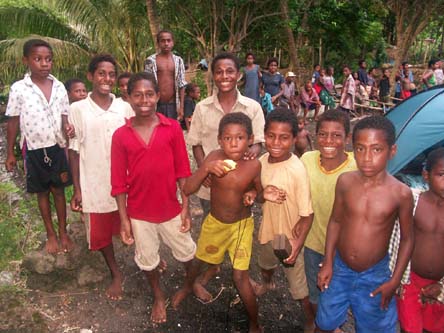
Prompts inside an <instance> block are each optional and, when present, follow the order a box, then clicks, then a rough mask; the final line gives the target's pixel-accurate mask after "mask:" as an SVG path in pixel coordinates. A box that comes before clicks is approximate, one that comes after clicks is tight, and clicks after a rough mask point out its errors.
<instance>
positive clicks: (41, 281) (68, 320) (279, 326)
mask: <svg viewBox="0 0 444 333" xmlns="http://www.w3.org/2000/svg"><path fill="white" fill-rule="evenodd" d="M1 125H2V126H0V127H1V129H0V137H2V138H4V124H1ZM3 143H4V141H2V144H3ZM2 148H3V147H2ZM3 153H4V150H3ZM0 154H1V152H0ZM1 160H2V161H3V160H4V156H2V158H1ZM2 163H3V162H2ZM2 170H3V169H2ZM191 210H192V213H193V214H192V215H193V230H192V234H193V238H194V239H197V235H198V233H199V230H200V222H201V210H200V207H199V204H198V200H197V198H196V197H194V196H193V197H192V198H191ZM254 215H255V225H256V228H255V229H256V230H255V239H256V238H257V230H258V220H259V218H260V207H258V206H254ZM115 244H116V253H117V259H118V262H119V265H120V268H121V270H122V271H123V273H124V275H125V282H124V297H123V299H122V300H121V301H116V302H114V301H110V300H108V299H107V298H106V297H105V296H104V289H105V287H106V285H107V284H108V283H109V278H107V279H105V281H103V282H101V283H97V284H93V285H90V286H87V287H78V285H77V283H76V282H75V280H74V278H73V274H72V273H73V272H62V273H58V274H59V275H57V274H56V275H54V274H50V275H39V274H35V273H34V274H33V273H29V272H25V271H22V273H21V274H22V280H23V281H25V282H26V284H25V285H22V286H21V288H19V289H18V290H17V289H16V288H14V289H12V290H3V291H2V293H1V300H0V313H2V315H0V331H1V332H82V331H81V330H82V329H86V330H90V331H83V332H84V333H86V332H215V333H216V332H246V331H247V327H248V321H247V316H246V313H245V309H244V307H243V305H242V302H240V301H239V299H238V295H237V292H236V289H235V288H234V286H233V283H232V280H231V267H230V264H229V260H227V259H226V260H225V262H224V264H223V265H222V270H221V273H220V274H219V276H217V278H216V279H215V280H213V281H212V282H211V283H210V285H209V290H210V292H212V294H213V295H216V294H218V293H220V295H219V297H218V298H217V299H216V300H215V301H214V302H213V303H211V304H207V305H204V304H201V303H200V302H199V301H198V300H197V299H196V298H194V297H189V298H188V299H186V300H185V301H184V302H183V303H182V305H181V307H180V309H179V310H178V311H175V310H173V309H172V308H171V307H169V308H168V309H167V316H168V322H167V323H165V324H162V325H160V326H157V327H155V326H154V325H153V324H151V323H150V321H149V313H150V310H151V305H152V302H153V296H152V293H151V291H150V290H149V287H148V283H147V280H146V278H145V276H144V274H143V272H141V271H140V270H139V269H138V268H137V266H136V265H135V263H134V260H133V253H134V249H133V248H132V247H126V246H123V245H121V243H120V240H117V239H116V241H115ZM256 246H257V242H255V244H254V248H253V258H252V261H251V265H250V267H251V275H252V276H253V278H255V279H259V269H258V265H257V251H256V250H255V247H256ZM161 256H162V258H164V259H165V260H166V261H167V264H168V269H167V271H166V272H165V273H164V274H163V276H162V280H163V286H164V290H166V292H167V294H168V295H169V296H171V295H172V294H173V293H174V292H175V291H176V290H177V289H178V288H179V286H180V285H181V283H182V281H183V275H184V269H183V267H182V266H181V264H179V263H177V262H176V261H175V260H174V258H173V257H172V256H171V253H170V251H169V250H168V249H167V248H165V246H162V248H161ZM275 281H276V285H277V288H276V290H274V291H272V292H269V293H268V294H266V295H264V296H262V297H261V298H260V299H259V311H260V322H261V324H262V325H263V326H264V328H265V331H266V332H302V331H303V330H302V323H303V318H302V310H301V307H300V305H299V304H298V302H296V301H294V300H292V299H291V297H290V295H289V292H288V289H287V282H286V280H285V276H284V274H283V271H282V269H281V268H279V269H278V270H277V272H276V275H275ZM346 331H347V332H352V331H353V330H352V329H351V328H346Z"/></svg>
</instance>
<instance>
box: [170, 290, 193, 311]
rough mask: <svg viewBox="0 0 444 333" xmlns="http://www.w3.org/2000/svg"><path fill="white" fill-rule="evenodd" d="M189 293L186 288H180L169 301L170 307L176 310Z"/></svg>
mask: <svg viewBox="0 0 444 333" xmlns="http://www.w3.org/2000/svg"><path fill="white" fill-rule="evenodd" d="M190 293H191V290H189V289H186V288H180V289H179V290H178V291H177V292H176V293H175V294H174V296H173V299H172V300H171V306H172V307H173V309H175V310H177V308H178V307H179V305H180V303H181V302H182V301H183V300H184V299H185V298H186V297H187V296H188V295H189V294H190Z"/></svg>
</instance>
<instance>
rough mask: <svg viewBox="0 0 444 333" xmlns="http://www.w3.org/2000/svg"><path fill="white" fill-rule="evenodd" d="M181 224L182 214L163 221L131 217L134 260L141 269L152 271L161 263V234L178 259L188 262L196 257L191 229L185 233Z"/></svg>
mask: <svg viewBox="0 0 444 333" xmlns="http://www.w3.org/2000/svg"><path fill="white" fill-rule="evenodd" d="M181 224H182V221H181V219H180V214H179V215H177V216H176V217H174V218H172V219H171V220H169V221H166V222H162V223H152V222H148V221H142V220H137V219H131V227H132V230H133V236H134V241H135V244H136V254H135V256H134V260H135V262H136V264H137V266H139V268H140V269H141V270H144V271H152V270H153V269H155V268H156V267H157V266H158V265H159V263H160V255H159V245H160V239H159V235H160V237H162V240H163V242H164V243H165V244H166V245H167V246H168V247H169V248H170V249H171V251H172V253H173V256H174V258H176V260H178V261H180V262H187V261H190V260H191V259H193V258H194V254H195V253H196V243H194V241H193V239H192V238H191V234H190V232H189V231H188V232H185V233H183V232H181V231H180V227H181Z"/></svg>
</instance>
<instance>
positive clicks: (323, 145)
mask: <svg viewBox="0 0 444 333" xmlns="http://www.w3.org/2000/svg"><path fill="white" fill-rule="evenodd" d="M316 138H317V143H318V149H319V152H320V153H321V158H322V160H323V161H325V160H330V162H331V164H333V165H337V166H339V165H340V164H341V162H342V160H343V157H344V151H345V145H346V144H347V142H348V140H349V136H347V135H346V134H345V128H344V125H343V124H342V123H340V122H337V121H323V122H322V123H321V124H320V125H319V129H318V132H317V133H316ZM335 162H336V163H335Z"/></svg>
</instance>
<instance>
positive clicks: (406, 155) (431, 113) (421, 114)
mask: <svg viewBox="0 0 444 333" xmlns="http://www.w3.org/2000/svg"><path fill="white" fill-rule="evenodd" d="M386 117H387V118H388V119H390V120H391V121H392V122H393V124H394V125H395V128H396V144H397V146H398V152H397V153H396V156H395V157H394V158H393V159H392V160H391V161H390V162H389V165H388V171H389V172H390V173H391V174H396V173H397V172H398V171H399V170H401V169H402V168H404V167H405V166H406V165H407V164H408V163H409V162H410V161H412V160H413V159H414V158H415V157H416V156H418V155H419V154H420V153H422V152H423V151H424V150H426V149H428V148H430V147H431V146H433V145H434V144H436V143H438V142H440V141H442V140H444V87H443V86H442V85H440V86H437V87H434V88H432V89H429V90H426V91H423V92H421V93H419V94H417V95H415V96H413V97H411V98H409V99H407V100H405V101H403V102H402V103H400V104H399V105H397V106H396V107H395V108H394V109H393V110H391V111H390V112H388V113H387V115H386Z"/></svg>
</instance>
